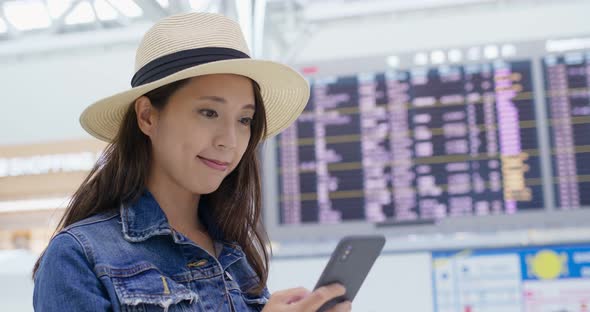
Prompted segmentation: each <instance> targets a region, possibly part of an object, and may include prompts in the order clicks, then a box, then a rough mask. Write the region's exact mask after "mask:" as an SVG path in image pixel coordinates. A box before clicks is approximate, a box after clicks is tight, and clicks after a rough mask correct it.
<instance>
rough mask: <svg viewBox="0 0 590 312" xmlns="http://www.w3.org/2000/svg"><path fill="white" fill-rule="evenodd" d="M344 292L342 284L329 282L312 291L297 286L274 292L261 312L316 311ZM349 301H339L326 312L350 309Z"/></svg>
mask: <svg viewBox="0 0 590 312" xmlns="http://www.w3.org/2000/svg"><path fill="white" fill-rule="evenodd" d="M345 293H346V289H345V288H344V286H342V285H340V284H331V285H327V286H322V287H319V288H318V289H316V290H315V291H313V292H310V291H309V290H307V289H305V288H303V287H299V288H292V289H286V290H281V291H277V292H274V293H273V294H272V295H271V296H270V299H269V300H268V302H267V303H266V305H265V306H264V309H262V312H311V311H317V310H318V309H319V308H320V307H321V306H322V305H323V304H324V303H326V302H327V301H329V300H331V299H332V298H335V297H339V296H342V295H344V294H345ZM351 309H352V306H351V303H350V301H345V302H341V303H339V304H337V305H335V306H334V307H332V308H331V309H330V310H328V312H341V311H351Z"/></svg>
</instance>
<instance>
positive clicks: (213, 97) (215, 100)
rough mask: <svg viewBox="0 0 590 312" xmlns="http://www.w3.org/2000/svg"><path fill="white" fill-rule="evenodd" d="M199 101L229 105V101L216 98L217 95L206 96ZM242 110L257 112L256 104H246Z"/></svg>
mask: <svg viewBox="0 0 590 312" xmlns="http://www.w3.org/2000/svg"><path fill="white" fill-rule="evenodd" d="M198 100H207V101H213V102H217V103H220V104H227V100H226V99H224V98H222V97H220V96H215V95H204V96H201V97H199V99H198ZM242 109H251V110H255V107H254V104H246V105H244V107H242Z"/></svg>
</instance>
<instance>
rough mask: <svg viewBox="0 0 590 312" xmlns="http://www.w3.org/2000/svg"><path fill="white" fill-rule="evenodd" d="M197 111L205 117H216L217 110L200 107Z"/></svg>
mask: <svg viewBox="0 0 590 312" xmlns="http://www.w3.org/2000/svg"><path fill="white" fill-rule="evenodd" d="M199 113H200V114H201V115H203V116H205V117H207V118H214V117H217V112H216V111H214V110H211V109H202V110H200V111H199Z"/></svg>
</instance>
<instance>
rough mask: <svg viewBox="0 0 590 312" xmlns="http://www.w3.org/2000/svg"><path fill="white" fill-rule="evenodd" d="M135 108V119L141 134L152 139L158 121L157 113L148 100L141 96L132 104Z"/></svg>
mask: <svg viewBox="0 0 590 312" xmlns="http://www.w3.org/2000/svg"><path fill="white" fill-rule="evenodd" d="M133 105H134V106H135V115H136V117H137V125H138V126H139V129H141V132H143V133H144V134H145V135H147V136H148V137H150V138H151V137H152V135H153V133H154V131H155V128H156V126H157V121H158V111H157V109H156V108H155V107H154V106H152V102H151V101H150V99H149V98H148V97H147V96H145V95H142V96H140V97H139V98H137V99H136V100H135V102H134V103H133Z"/></svg>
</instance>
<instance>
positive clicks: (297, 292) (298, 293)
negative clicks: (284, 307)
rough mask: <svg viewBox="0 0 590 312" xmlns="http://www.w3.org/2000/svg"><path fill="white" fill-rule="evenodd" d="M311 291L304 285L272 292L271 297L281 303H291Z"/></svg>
mask: <svg viewBox="0 0 590 312" xmlns="http://www.w3.org/2000/svg"><path fill="white" fill-rule="evenodd" d="M310 293H311V292H310V291H309V290H307V289H306V288H304V287H297V288H290V289H285V290H281V291H277V292H274V293H273V294H272V297H274V299H275V300H278V301H279V302H282V303H287V304H291V303H293V302H297V301H300V300H301V299H303V298H305V297H307V296H308V295H309V294H310Z"/></svg>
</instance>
